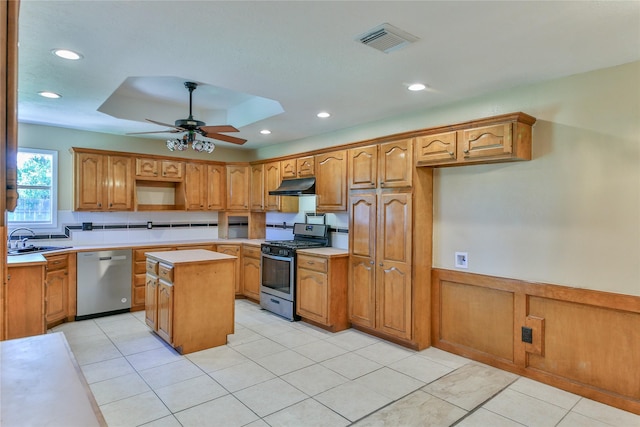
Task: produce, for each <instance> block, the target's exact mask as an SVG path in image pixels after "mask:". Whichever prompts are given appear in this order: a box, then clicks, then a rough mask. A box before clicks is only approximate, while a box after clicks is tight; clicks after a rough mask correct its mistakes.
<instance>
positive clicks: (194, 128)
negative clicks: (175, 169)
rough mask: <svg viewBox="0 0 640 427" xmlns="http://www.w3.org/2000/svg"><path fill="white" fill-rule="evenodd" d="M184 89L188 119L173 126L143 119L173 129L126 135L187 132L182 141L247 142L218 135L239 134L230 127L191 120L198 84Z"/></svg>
mask: <svg viewBox="0 0 640 427" xmlns="http://www.w3.org/2000/svg"><path fill="white" fill-rule="evenodd" d="M184 87H186V88H187V89H188V90H189V118H187V119H179V120H176V122H175V125H170V124H168V123H162V122H158V121H155V120H151V119H145V120H146V121H148V122H151V123H155V124H157V125H160V126H168V127H171V128H173V129H167V130H159V131H152V132H132V133H128V134H127V135H142V134H149V133H181V132H187V133H186V134H185V135H184V136H183V140H184V141H188V142H194V141H196V139H195V134H200V135H202V136H204V137H205V138H212V139H218V140H220V141H225V142H231V143H232V144H238V145H242V144H244V143H245V142H247V140H246V139H242V138H237V137H235V136H230V135H223V134H221V133H220V132H239V130H238V129H236V128H235V127H233V126H231V125H219V126H206V123H205V122H202V121H200V120H195V119H194V118H193V113H192V98H193V91H194V90H195V89H196V87H198V83H194V82H184Z"/></svg>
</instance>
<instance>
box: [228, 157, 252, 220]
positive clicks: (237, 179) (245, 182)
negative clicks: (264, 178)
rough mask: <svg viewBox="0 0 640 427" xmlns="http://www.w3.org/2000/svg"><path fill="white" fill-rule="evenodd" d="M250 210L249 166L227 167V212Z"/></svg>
mask: <svg viewBox="0 0 640 427" xmlns="http://www.w3.org/2000/svg"><path fill="white" fill-rule="evenodd" d="M247 209H249V166H242V165H227V210H232V211H233V210H235V211H238V210H240V211H246V210H247Z"/></svg>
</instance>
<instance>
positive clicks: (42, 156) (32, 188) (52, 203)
mask: <svg viewBox="0 0 640 427" xmlns="http://www.w3.org/2000/svg"><path fill="white" fill-rule="evenodd" d="M57 187H58V152H57V151H52V150H38V149H35V148H18V196H19V198H18V206H17V207H16V210H15V211H14V212H9V213H8V215H7V218H8V220H9V226H11V227H13V226H15V227H32V228H55V227H57V221H56V214H57V212H58V191H57V190H58V188H57Z"/></svg>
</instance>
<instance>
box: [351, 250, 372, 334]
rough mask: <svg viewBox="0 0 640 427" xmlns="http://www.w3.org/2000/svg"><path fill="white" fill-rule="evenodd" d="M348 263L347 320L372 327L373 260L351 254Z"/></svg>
mask: <svg viewBox="0 0 640 427" xmlns="http://www.w3.org/2000/svg"><path fill="white" fill-rule="evenodd" d="M349 264H350V265H349V320H350V321H351V323H354V324H357V325H362V326H367V327H369V328H374V327H375V319H376V318H375V313H376V292H375V286H376V283H375V277H376V268H375V262H374V260H372V259H371V258H366V257H361V256H355V255H352V256H351V257H350V259H349Z"/></svg>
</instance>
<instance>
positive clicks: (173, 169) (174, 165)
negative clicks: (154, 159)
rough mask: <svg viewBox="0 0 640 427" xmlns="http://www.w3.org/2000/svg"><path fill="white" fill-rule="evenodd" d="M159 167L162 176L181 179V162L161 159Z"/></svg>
mask: <svg viewBox="0 0 640 427" xmlns="http://www.w3.org/2000/svg"><path fill="white" fill-rule="evenodd" d="M160 169H161V171H162V173H161V174H162V177H163V178H166V179H173V180H182V170H183V168H182V162H180V161H177V160H163V161H162V162H161V163H160Z"/></svg>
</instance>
